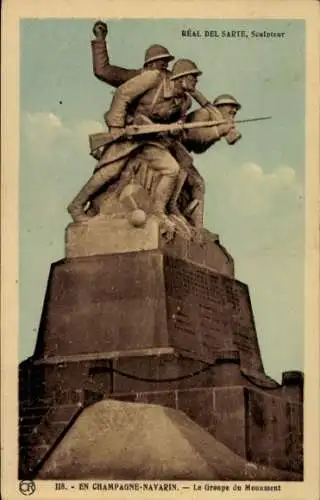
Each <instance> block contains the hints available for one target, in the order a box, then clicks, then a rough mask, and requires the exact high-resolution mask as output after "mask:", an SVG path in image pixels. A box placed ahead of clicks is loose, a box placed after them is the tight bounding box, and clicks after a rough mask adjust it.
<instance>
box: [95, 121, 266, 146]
mask: <svg viewBox="0 0 320 500" xmlns="http://www.w3.org/2000/svg"><path fill="white" fill-rule="evenodd" d="M270 118H271V116H260V117H258V118H247V119H245V120H236V121H234V122H232V124H233V123H234V124H236V123H248V122H256V121H260V120H269V119H270ZM226 123H230V120H220V121H219V120H218V121H216V120H210V121H203V122H193V123H171V124H156V123H152V124H150V125H129V126H127V127H125V128H124V129H121V132H119V133H117V132H116V133H114V132H99V133H98V134H91V135H89V143H90V151H91V154H92V153H94V152H95V151H96V150H97V149H99V148H101V147H103V146H107V145H108V144H112V143H113V142H117V141H120V140H126V139H131V138H132V137H136V136H142V135H149V134H159V133H164V132H168V133H170V132H171V133H172V132H177V131H182V130H190V129H193V128H201V127H214V126H217V125H224V124H226Z"/></svg>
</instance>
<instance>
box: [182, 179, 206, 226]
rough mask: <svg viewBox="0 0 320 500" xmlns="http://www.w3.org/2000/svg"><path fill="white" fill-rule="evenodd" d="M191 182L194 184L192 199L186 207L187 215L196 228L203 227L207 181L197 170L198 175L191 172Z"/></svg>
mask: <svg viewBox="0 0 320 500" xmlns="http://www.w3.org/2000/svg"><path fill="white" fill-rule="evenodd" d="M190 184H191V185H192V201H191V202H190V204H189V205H188V207H187V208H186V210H185V215H186V216H187V217H188V219H189V220H190V222H191V223H192V225H193V226H194V227H195V228H196V229H202V228H203V218H204V194H205V182H204V179H203V178H202V177H201V176H200V175H199V173H198V172H197V174H196V175H193V174H191V178H190Z"/></svg>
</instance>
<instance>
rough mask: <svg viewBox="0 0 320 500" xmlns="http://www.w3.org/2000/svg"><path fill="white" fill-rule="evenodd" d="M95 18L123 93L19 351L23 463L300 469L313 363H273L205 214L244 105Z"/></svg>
mask: <svg viewBox="0 0 320 500" xmlns="http://www.w3.org/2000/svg"><path fill="white" fill-rule="evenodd" d="M93 31H94V35H95V37H94V40H93V41H92V55H93V71H94V74H95V76H96V77H97V78H99V79H100V80H102V81H104V82H106V83H107V84H108V85H111V86H112V87H114V88H115V91H114V96H113V99H112V103H111V106H110V108H109V109H108V111H107V112H106V113H105V115H104V117H105V122H106V126H107V127H106V131H105V132H104V133H99V134H92V135H91V136H90V152H91V155H92V156H93V158H94V159H95V160H96V166H95V169H94V172H93V174H92V176H91V177H90V179H88V182H87V183H86V184H85V185H84V186H83V187H82V189H81V190H80V191H79V193H78V194H77V195H76V196H75V198H74V199H73V200H72V201H71V202H70V204H69V206H68V211H69V213H70V215H71V217H72V222H71V223H70V224H69V226H68V227H67V228H66V234H65V258H64V259H62V260H60V261H58V262H55V263H53V264H52V266H51V270H50V275H49V279H48V283H47V290H46V294H45V298H44V304H43V311H42V317H41V321H40V326H39V331H38V338H37V343H36V347H35V350H34V354H33V355H32V356H31V357H30V358H28V359H26V360H25V361H23V362H22V363H21V364H20V369H19V374H20V377H19V389H20V391H19V404H20V436H19V448H20V462H19V469H20V470H19V477H20V479H87V480H90V479H101V480H103V479H115V480H116V479H118V480H121V479H127V480H128V479H130V480H136V479H137V480H147V479H150V480H178V479H179V480H217V479H219V480H250V479H252V480H265V481H266V480H273V481H276V480H279V481H282V480H284V481H302V480H303V374H302V373H301V372H298V371H290V372H284V373H283V374H282V383H281V384H280V383H278V382H276V381H275V380H273V379H272V378H271V377H269V376H268V375H267V374H266V373H265V371H264V367H263V363H262V359H261V353H260V349H259V344H258V338H257V332H256V328H255V322H254V313H253V311H252V307H251V302H250V294H249V288H248V286H247V285H246V284H244V283H242V282H240V281H238V280H237V279H236V276H235V263H234V260H233V258H232V254H231V253H230V251H231V252H232V250H230V249H228V250H227V249H226V248H225V247H224V246H223V243H222V241H223V237H221V240H220V237H219V235H218V234H213V233H211V232H209V231H208V230H206V229H205V228H204V224H203V214H204V198H205V183H204V180H203V179H202V177H201V176H200V174H199V172H198V170H197V167H196V164H197V161H198V155H201V154H203V153H204V152H206V154H207V155H210V154H211V151H210V148H211V147H213V148H214V143H215V142H217V141H219V140H223V141H225V147H234V148H236V147H237V145H236V143H237V141H238V140H239V139H241V134H240V133H239V131H238V130H237V116H236V115H237V113H238V111H239V110H240V108H241V105H240V103H239V102H238V101H237V99H236V98H235V97H233V96H231V95H228V94H223V95H219V96H218V97H216V98H214V99H212V98H211V97H210V99H207V98H206V97H205V96H204V95H203V94H202V93H201V92H200V91H199V90H198V89H197V83H198V78H199V77H200V76H201V68H198V66H197V63H196V62H195V61H191V60H190V59H178V60H175V61H174V57H173V55H172V54H170V52H169V51H168V49H167V48H166V47H164V46H162V45H153V46H151V47H149V48H147V50H146V53H145V64H144V67H143V68H142V69H126V68H122V67H118V66H114V65H112V64H111V63H110V59H109V54H108V51H107V46H106V42H105V39H106V36H107V26H106V24H105V23H103V22H101V21H99V22H97V23H95V25H94V28H93ZM169 64H170V67H171V69H170V70H169V69H168V65H169ZM93 84H94V83H93ZM192 103H196V109H194V108H193V111H190V107H191V105H192ZM248 133H249V132H248ZM221 236H222V235H221Z"/></svg>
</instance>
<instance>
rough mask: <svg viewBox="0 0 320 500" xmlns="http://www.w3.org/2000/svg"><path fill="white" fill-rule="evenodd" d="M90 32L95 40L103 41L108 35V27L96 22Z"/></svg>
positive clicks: (101, 22)
mask: <svg viewBox="0 0 320 500" xmlns="http://www.w3.org/2000/svg"><path fill="white" fill-rule="evenodd" d="M92 31H93V33H94V35H95V37H96V39H97V40H105V38H106V36H107V33H108V26H107V25H106V23H104V22H103V21H96V22H95V23H94V25H93V28H92Z"/></svg>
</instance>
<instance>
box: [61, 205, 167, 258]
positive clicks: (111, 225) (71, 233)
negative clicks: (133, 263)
mask: <svg viewBox="0 0 320 500" xmlns="http://www.w3.org/2000/svg"><path fill="white" fill-rule="evenodd" d="M159 240H160V232H159V222H158V221H157V219H155V218H152V217H150V218H148V220H147V222H146V224H145V225H144V226H143V227H133V226H132V225H131V224H130V222H129V221H128V219H127V217H126V216H125V215H123V217H119V216H118V217H117V218H114V217H110V216H109V217H106V216H104V215H97V216H96V217H93V218H92V219H90V220H88V221H86V222H81V223H72V224H69V226H68V227H67V229H66V257H68V258H75V257H90V256H92V255H108V254H115V253H126V252H139V251H145V250H154V249H157V248H159Z"/></svg>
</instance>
